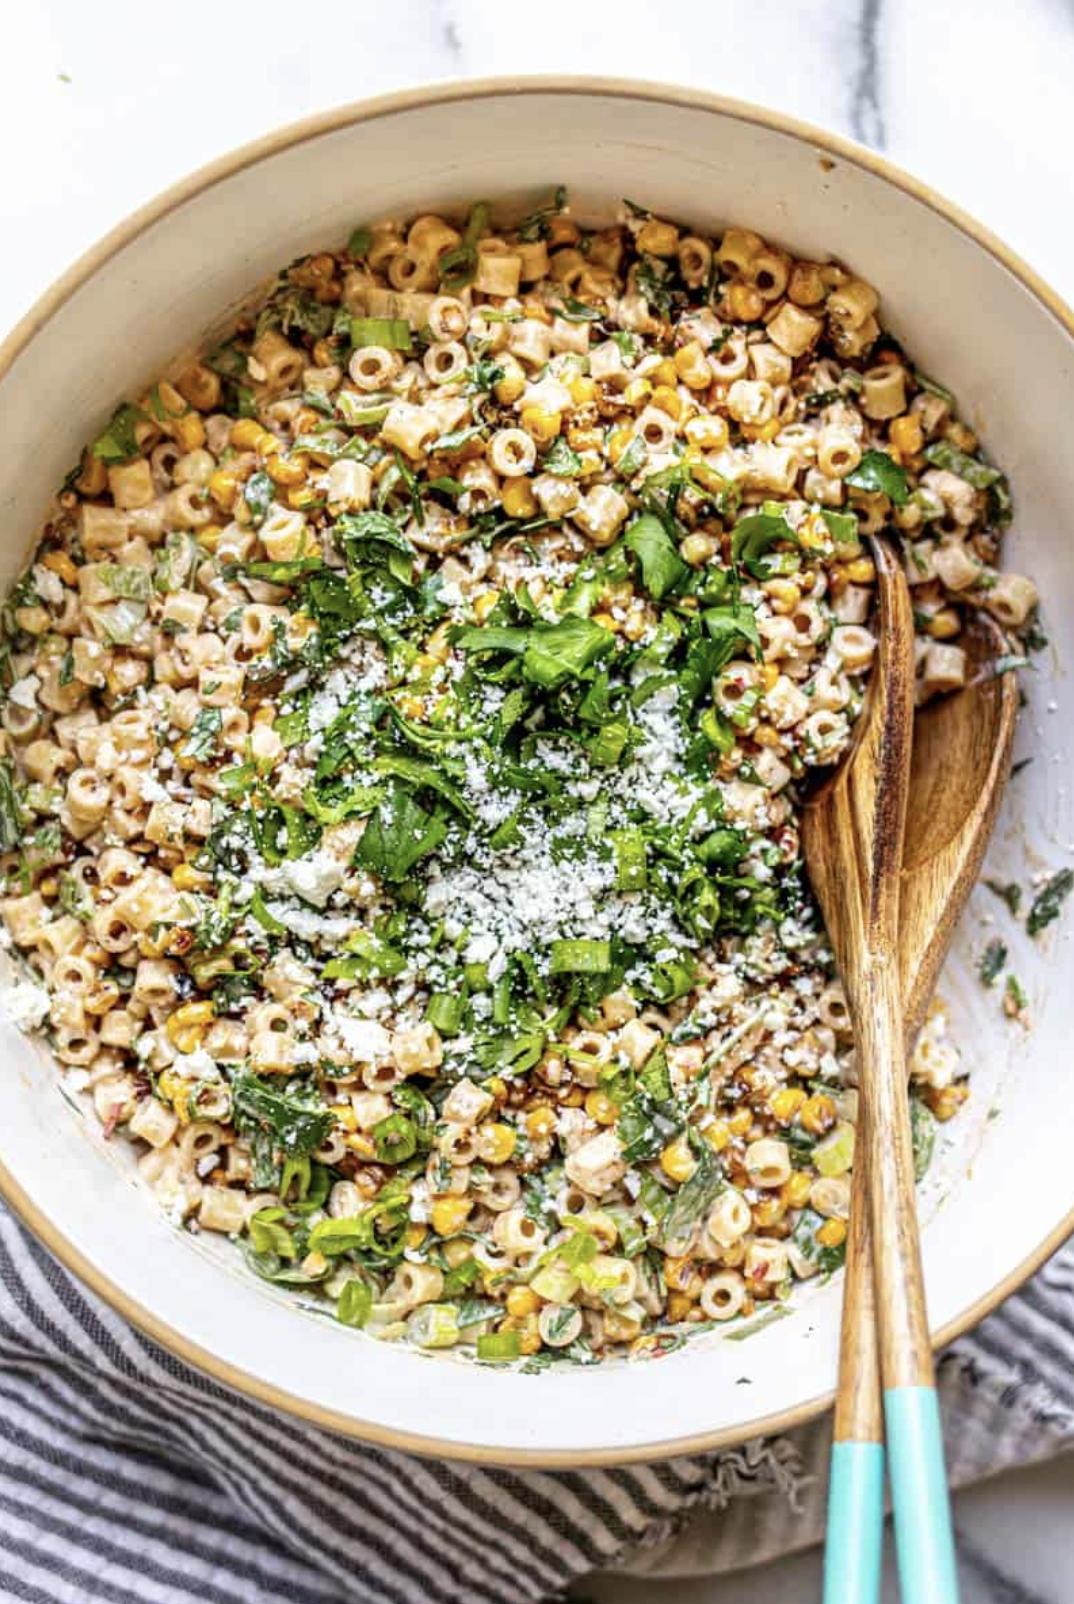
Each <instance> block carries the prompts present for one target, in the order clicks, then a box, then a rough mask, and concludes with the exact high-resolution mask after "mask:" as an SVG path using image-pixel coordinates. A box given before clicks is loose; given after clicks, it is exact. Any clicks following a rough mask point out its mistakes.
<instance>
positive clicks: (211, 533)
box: [196, 524, 224, 552]
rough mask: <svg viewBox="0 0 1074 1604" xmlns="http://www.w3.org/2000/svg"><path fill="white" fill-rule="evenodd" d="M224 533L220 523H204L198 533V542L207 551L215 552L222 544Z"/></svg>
mask: <svg viewBox="0 0 1074 1604" xmlns="http://www.w3.org/2000/svg"><path fill="white" fill-rule="evenodd" d="M223 533H224V531H223V529H222V528H221V526H220V525H219V524H203V525H202V527H201V528H200V529H199V530H198V533H197V537H196V538H197V542H198V545H199V546H201V547H202V548H203V549H204V550H205V551H208V552H214V551H215V550H216V548H217V546H219V544H220V536H221V535H222V534H223Z"/></svg>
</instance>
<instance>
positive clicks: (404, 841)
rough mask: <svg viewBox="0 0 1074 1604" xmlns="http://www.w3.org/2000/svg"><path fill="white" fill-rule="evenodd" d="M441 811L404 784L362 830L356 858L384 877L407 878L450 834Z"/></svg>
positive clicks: (390, 792)
mask: <svg viewBox="0 0 1074 1604" xmlns="http://www.w3.org/2000/svg"><path fill="white" fill-rule="evenodd" d="M447 829H448V827H447V821H446V820H445V818H444V817H443V815H442V814H441V813H440V812H436V813H429V812H428V811H427V810H426V809H425V808H423V807H422V806H421V804H420V802H416V801H415V800H414V798H413V797H412V796H411V795H410V793H409V792H408V791H406V790H405V789H404V788H403V787H402V786H401V785H394V786H393V787H392V788H391V790H390V791H389V793H388V795H387V796H386V797H385V798H384V799H383V800H382V801H381V802H380V803H379V804H378V806H377V809H376V812H375V813H373V814H372V816H371V817H370V820H369V823H368V824H367V825H366V827H365V830H364V831H363V832H362V836H361V839H360V840H359V842H358V847H357V851H356V853H355V857H356V858H357V860H358V861H359V862H360V863H364V864H365V866H366V868H367V869H371V870H372V871H373V873H374V874H377V875H379V876H380V878H381V879H382V880H388V881H394V882H396V883H398V882H399V881H400V880H405V879H406V877H407V875H408V874H409V873H410V871H411V869H412V868H413V867H414V865H415V864H416V863H417V862H418V861H419V860H420V859H421V858H424V857H425V856H426V855H427V854H428V853H430V852H435V850H436V848H437V847H438V846H439V845H440V843H441V842H442V841H443V839H444V837H445V836H446V835H447Z"/></svg>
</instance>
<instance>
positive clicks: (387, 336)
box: [351, 317, 410, 351]
mask: <svg viewBox="0 0 1074 1604" xmlns="http://www.w3.org/2000/svg"><path fill="white" fill-rule="evenodd" d="M351 344H352V345H353V346H354V347H355V349H358V348H359V347H360V346H363V345H380V346H383V347H384V348H385V349H386V350H388V351H409V350H410V324H409V323H408V322H407V320H406V318H405V317H352V318H351Z"/></svg>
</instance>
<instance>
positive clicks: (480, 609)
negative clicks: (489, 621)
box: [474, 590, 500, 623]
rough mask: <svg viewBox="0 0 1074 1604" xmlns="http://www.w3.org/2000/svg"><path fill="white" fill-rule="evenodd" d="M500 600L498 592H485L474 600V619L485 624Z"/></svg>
mask: <svg viewBox="0 0 1074 1604" xmlns="http://www.w3.org/2000/svg"><path fill="white" fill-rule="evenodd" d="M499 599H500V593H499V591H498V590H483V591H482V592H481V594H480V596H477V597H475V599H474V617H475V618H477V619H478V620H480V622H482V623H484V621H485V619H486V618H487V617H488V615H489V614H490V613H491V611H492V609H493V608H494V607H495V605H496V603H497V602H498V601H499Z"/></svg>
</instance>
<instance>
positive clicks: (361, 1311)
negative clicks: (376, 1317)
mask: <svg viewBox="0 0 1074 1604" xmlns="http://www.w3.org/2000/svg"><path fill="white" fill-rule="evenodd" d="M372 1308H373V1288H372V1287H371V1286H370V1285H369V1284H368V1282H366V1281H359V1280H358V1279H357V1278H353V1279H352V1280H350V1281H347V1282H346V1283H345V1284H344V1287H343V1291H342V1292H341V1293H340V1294H339V1301H338V1302H337V1304H336V1319H337V1320H338V1321H339V1323H340V1324H341V1325H345V1326H364V1325H365V1323H366V1321H367V1320H368V1319H369V1315H370V1312H371V1310H372Z"/></svg>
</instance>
